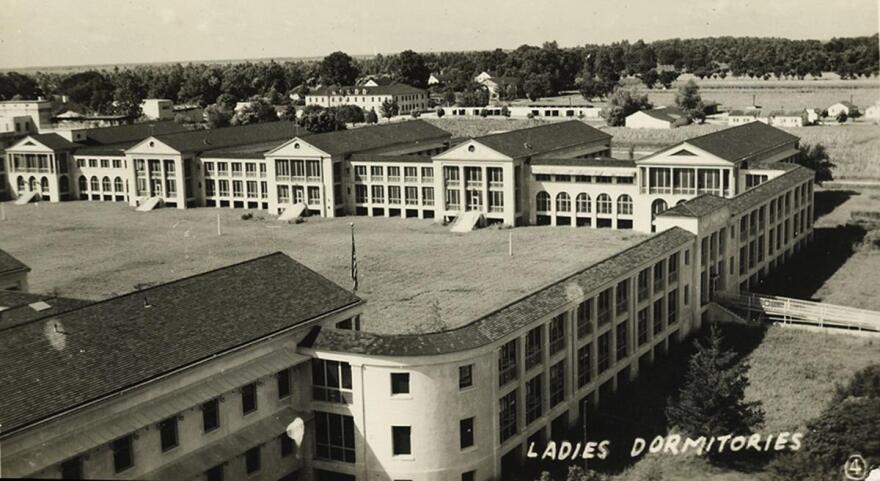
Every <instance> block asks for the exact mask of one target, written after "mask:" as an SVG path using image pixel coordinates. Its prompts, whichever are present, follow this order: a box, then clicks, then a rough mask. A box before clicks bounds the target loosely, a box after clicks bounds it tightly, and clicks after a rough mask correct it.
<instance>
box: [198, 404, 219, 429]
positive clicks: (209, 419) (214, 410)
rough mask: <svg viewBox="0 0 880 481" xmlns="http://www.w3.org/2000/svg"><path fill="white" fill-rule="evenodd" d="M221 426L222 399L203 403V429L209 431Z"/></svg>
mask: <svg viewBox="0 0 880 481" xmlns="http://www.w3.org/2000/svg"><path fill="white" fill-rule="evenodd" d="M218 427H220V400H219V399H216V398H215V399H211V400H210V401H207V402H204V403H202V431H204V432H206V433H207V432H209V431H213V430H215V429H217V428H218Z"/></svg>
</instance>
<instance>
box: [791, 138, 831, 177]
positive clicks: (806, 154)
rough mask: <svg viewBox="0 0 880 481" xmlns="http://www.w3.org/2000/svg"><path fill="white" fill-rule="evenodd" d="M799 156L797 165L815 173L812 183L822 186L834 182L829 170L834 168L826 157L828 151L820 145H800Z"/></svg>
mask: <svg viewBox="0 0 880 481" xmlns="http://www.w3.org/2000/svg"><path fill="white" fill-rule="evenodd" d="M800 151H801V152H800V155H798V156H797V163H798V164H800V165H803V166H804V167H806V168H808V169H810V170H812V171H813V172H815V173H816V178H815V180H814V182H815V183H816V184H818V185H822V182H825V181H829V180H834V176H833V175H832V173H831V169H833V168H834V167H836V165H834V163H832V162H831V159H830V158H829V157H828V151H826V150H825V146H824V145H822V144H801V146H800Z"/></svg>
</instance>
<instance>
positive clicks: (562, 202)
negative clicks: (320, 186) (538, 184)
mask: <svg viewBox="0 0 880 481" xmlns="http://www.w3.org/2000/svg"><path fill="white" fill-rule="evenodd" d="M556 210H557V211H558V212H571V197H569V196H568V194H566V193H565V192H560V193H558V194H556Z"/></svg>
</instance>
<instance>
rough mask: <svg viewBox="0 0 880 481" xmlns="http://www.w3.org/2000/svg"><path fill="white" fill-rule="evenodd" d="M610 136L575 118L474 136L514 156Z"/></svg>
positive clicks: (608, 138) (543, 152)
mask: <svg viewBox="0 0 880 481" xmlns="http://www.w3.org/2000/svg"><path fill="white" fill-rule="evenodd" d="M610 139H611V135H610V134H608V133H606V132H603V131H601V130H599V129H597V128H594V127H590V126H589V125H587V124H585V123H583V122H580V121H578V120H568V121H564V122H554V123H548V124H544V125H539V126H537V127H530V128H527V129H517V130H511V131H509V132H502V133H498V134H489V135H484V136H482V137H476V138H475V139H474V140H476V141H477V142H479V143H481V144H483V145H486V146H487V147H489V148H491V149H493V150H496V151H498V152H500V153H502V154H504V155H507V156H509V157H511V158H514V159H516V158H521V157H529V156H538V155H546V154H550V153H551V152H554V151H557V150H563V149H565V148H566V147H571V146H575V145H578V144H582V143H587V142H596V141H602V140H610Z"/></svg>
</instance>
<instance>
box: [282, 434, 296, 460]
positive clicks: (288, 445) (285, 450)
mask: <svg viewBox="0 0 880 481" xmlns="http://www.w3.org/2000/svg"><path fill="white" fill-rule="evenodd" d="M279 439H280V440H281V457H282V458H286V457H287V456H290V455H291V454H293V439H290V436H288V435H287V433H281V436H279Z"/></svg>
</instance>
